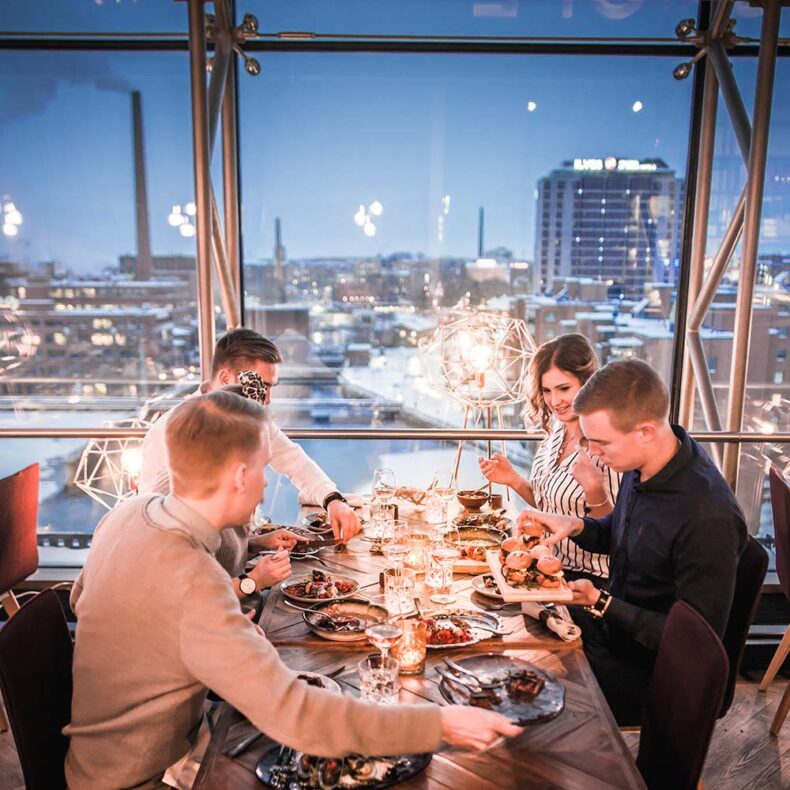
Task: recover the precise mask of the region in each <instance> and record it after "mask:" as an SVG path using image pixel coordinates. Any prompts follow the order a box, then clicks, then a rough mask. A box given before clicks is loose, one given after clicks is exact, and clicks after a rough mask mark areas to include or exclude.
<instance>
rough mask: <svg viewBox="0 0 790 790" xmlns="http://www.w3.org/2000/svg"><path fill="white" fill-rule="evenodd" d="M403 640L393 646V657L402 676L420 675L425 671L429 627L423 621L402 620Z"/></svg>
mask: <svg viewBox="0 0 790 790" xmlns="http://www.w3.org/2000/svg"><path fill="white" fill-rule="evenodd" d="M400 626H401V628H402V629H403V634H402V636H401V638H400V639H399V640H398V641H397V642H396V643H395V644H394V645H393V646H392V657H393V658H395V659H396V660H397V661H398V664H399V665H400V674H401V675H418V674H420V673H421V672H423V671H424V669H425V652H426V645H427V644H428V626H427V625H426V624H425V623H423V622H422V620H415V619H411V620H401V621H400Z"/></svg>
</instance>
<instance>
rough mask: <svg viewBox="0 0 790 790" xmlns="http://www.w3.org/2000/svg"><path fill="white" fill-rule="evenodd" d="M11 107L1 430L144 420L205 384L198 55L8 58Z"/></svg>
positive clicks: (6, 101) (3, 191)
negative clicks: (161, 396)
mask: <svg viewBox="0 0 790 790" xmlns="http://www.w3.org/2000/svg"><path fill="white" fill-rule="evenodd" d="M133 95H136V96H137V99H138V100H139V108H140V113H139V119H140V123H139V124H138V129H139V132H140V133H141V135H142V137H141V136H140V134H138V135H137V139H138V140H141V141H144V144H143V145H142V146H141V151H142V153H141V156H139V157H135V154H134V151H135V145H134V140H135V133H134V131H133V129H134V126H133V114H134V113H133V98H132V97H133ZM0 107H1V108H2V109H0V112H2V116H3V124H2V126H1V127H0V174H1V175H0V196H2V213H3V219H2V233H0V343H2V347H3V355H2V356H3V358H4V360H3V371H2V372H3V374H5V375H3V376H2V384H0V393H2V395H3V396H4V397H6V398H7V397H8V396H25V397H24V398H18V399H17V400H15V401H14V403H13V406H14V411H3V412H2V413H1V414H0V420H2V422H3V423H5V424H8V423H9V422H14V423H15V424H20V423H21V424H29V423H30V422H32V421H35V419H36V418H35V417H34V416H33V415H32V414H31V413H30V412H28V409H31V410H35V409H42V408H53V409H56V410H58V411H59V412H64V411H68V412H72V413H73V416H74V417H75V418H76V419H79V417H78V414H77V413H78V412H79V411H80V410H83V409H96V408H98V409H101V410H103V411H114V412H117V414H118V416H119V417H123V416H126V415H128V414H131V413H133V412H134V410H135V408H136V407H137V406H138V405H140V404H142V403H143V401H144V400H145V399H146V398H148V397H150V396H151V395H152V394H155V393H156V392H157V391H158V389H159V388H160V387H162V386H172V384H173V383H174V382H175V381H176V380H179V379H182V378H188V377H189V376H190V375H192V376H195V375H196V373H195V365H196V364H197V352H196V348H197V334H196V331H197V330H196V322H197V319H196V310H195V292H196V286H195V263H194V238H191V237H189V236H184V235H182V234H181V232H180V231H182V230H184V228H181V227H176V226H174V225H173V224H172V221H171V220H172V216H173V212H174V208H173V207H174V206H176V207H177V209H178V210H179V211H183V214H181V215H179V217H178V219H181V220H184V221H186V219H187V218H188V214H187V209H186V204H187V203H189V202H190V201H191V200H192V193H193V177H192V167H191V163H192V155H191V144H190V139H191V129H190V114H189V81H188V61H187V56H186V55H181V54H153V53H145V54H131V53H115V54H112V55H110V54H109V53H55V52H37V53H27V52H13V53H3V54H2V55H0ZM136 174H137V175H138V176H141V175H143V174H144V175H145V178H146V182H145V183H144V184H143V186H144V187H146V189H143V188H142V187H140V186H139V179H137V178H136ZM145 198H147V200H146V199H145ZM182 206H183V207H184V208H183V209H182V208H181V207H182ZM138 208H139V211H138ZM142 217H145V218H146V219H147V224H148V227H149V232H148V233H147V234H146V233H145V231H144V230H143V231H142V232H138V220H139V219H140V218H142ZM187 224H189V223H187ZM187 229H188V230H191V231H192V232H194V227H189V228H187ZM146 237H148V241H146ZM138 250H142V254H141V255H139V256H138ZM146 250H148V252H149V254H146ZM94 416H95V417H96V422H94V423H93V424H95V425H98V424H99V415H98V414H97V413H95V414H94Z"/></svg>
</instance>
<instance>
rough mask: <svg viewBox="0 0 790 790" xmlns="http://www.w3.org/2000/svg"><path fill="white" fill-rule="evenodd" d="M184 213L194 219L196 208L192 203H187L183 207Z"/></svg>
mask: <svg viewBox="0 0 790 790" xmlns="http://www.w3.org/2000/svg"><path fill="white" fill-rule="evenodd" d="M184 211H185V212H186V213H187V214H189V216H190V217H194V216H195V214H197V206H196V205H195V204H194V203H191V202H190V203H187V204H186V206H184Z"/></svg>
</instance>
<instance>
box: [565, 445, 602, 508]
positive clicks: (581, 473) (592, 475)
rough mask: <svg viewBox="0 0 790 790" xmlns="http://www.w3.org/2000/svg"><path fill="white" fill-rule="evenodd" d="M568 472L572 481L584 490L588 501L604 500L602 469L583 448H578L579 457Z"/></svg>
mask: <svg viewBox="0 0 790 790" xmlns="http://www.w3.org/2000/svg"><path fill="white" fill-rule="evenodd" d="M570 472H571V476H572V477H573V479H574V480H575V481H576V482H577V483H578V484H579V485H580V486H581V487H582V488H583V489H584V491H585V493H586V494H587V495H588V499H592V501H594V502H602V501H603V500H604V499H606V491H605V489H604V487H603V469H602V468H601V467H600V466H598V464H596V463H595V460H594V459H593V457H592V456H591V455H590V454H589V453H588V452H587V450H585V449H584V448H583V447H580V448H579V455H578V456H577V458H576V460H575V461H574V462H573V463H572V464H571V469H570Z"/></svg>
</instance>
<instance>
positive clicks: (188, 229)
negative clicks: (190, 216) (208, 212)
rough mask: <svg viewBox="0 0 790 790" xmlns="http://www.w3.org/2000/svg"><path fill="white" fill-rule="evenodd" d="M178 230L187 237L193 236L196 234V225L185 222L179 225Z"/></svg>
mask: <svg viewBox="0 0 790 790" xmlns="http://www.w3.org/2000/svg"><path fill="white" fill-rule="evenodd" d="M178 232H179V233H180V234H181V235H182V236H184V237H185V238H187V239H188V238H191V237H192V236H194V235H195V226H194V225H191V224H190V223H189V222H185V223H184V224H183V225H179V227H178Z"/></svg>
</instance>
